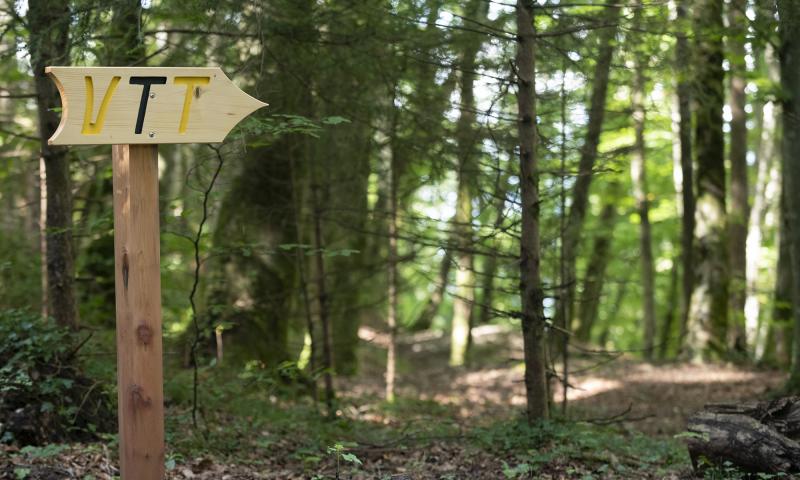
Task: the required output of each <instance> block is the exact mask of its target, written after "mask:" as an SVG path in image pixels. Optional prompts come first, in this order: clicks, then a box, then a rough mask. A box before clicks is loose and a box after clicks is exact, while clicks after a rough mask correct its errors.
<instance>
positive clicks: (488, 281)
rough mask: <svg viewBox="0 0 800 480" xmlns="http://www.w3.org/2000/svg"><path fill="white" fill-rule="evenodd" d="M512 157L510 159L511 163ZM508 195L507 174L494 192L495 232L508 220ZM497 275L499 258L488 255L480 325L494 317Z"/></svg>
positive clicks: (482, 288)
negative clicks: (506, 209)
mask: <svg viewBox="0 0 800 480" xmlns="http://www.w3.org/2000/svg"><path fill="white" fill-rule="evenodd" d="M511 158H512V157H509V161H510V160H511ZM506 195H508V178H507V176H506V175H505V174H502V175H500V176H499V178H498V180H497V187H496V188H495V191H494V196H495V201H496V203H495V205H494V208H495V212H496V216H495V220H494V225H493V226H494V231H499V230H500V228H502V226H503V221H504V220H505V219H506V212H505V208H506ZM495 275H497V256H495V255H487V256H486V258H485V259H484V266H483V282H482V284H481V291H482V292H483V296H482V297H481V309H480V315H479V316H478V321H477V323H478V325H485V324H487V323H489V322H490V321H491V320H492V317H493V316H494V308H493V305H494V280H495Z"/></svg>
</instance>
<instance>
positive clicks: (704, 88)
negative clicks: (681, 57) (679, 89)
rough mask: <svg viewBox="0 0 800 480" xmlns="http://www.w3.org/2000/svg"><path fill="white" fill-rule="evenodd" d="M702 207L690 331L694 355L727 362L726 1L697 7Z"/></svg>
mask: <svg viewBox="0 0 800 480" xmlns="http://www.w3.org/2000/svg"><path fill="white" fill-rule="evenodd" d="M693 13H694V32H695V41H694V49H695V51H694V88H695V95H694V101H695V112H696V125H695V138H696V140H697V141H696V144H695V145H696V152H697V205H696V217H695V218H696V222H695V227H696V231H695V242H696V243H695V248H696V255H695V260H694V264H695V272H696V273H695V274H696V277H695V278H696V284H695V286H694V292H693V293H692V301H691V307H690V312H689V313H690V315H689V325H688V341H687V348H688V351H687V353H688V355H689V357H691V358H693V359H695V360H700V359H702V358H704V357H709V356H711V355H714V356H717V357H719V356H722V355H723V354H724V353H725V351H726V348H725V346H726V333H727V326H728V301H729V299H728V281H729V267H728V263H729V262H728V260H729V259H728V242H727V239H726V233H727V224H726V211H725V157H724V153H725V141H724V137H723V133H722V123H723V122H722V107H723V104H724V97H725V95H724V91H725V89H724V86H723V80H724V78H725V72H724V71H723V70H722V60H723V47H722V33H723V26H722V0H698V1H697V2H695V3H694V8H693Z"/></svg>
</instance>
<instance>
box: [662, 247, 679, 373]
mask: <svg viewBox="0 0 800 480" xmlns="http://www.w3.org/2000/svg"><path fill="white" fill-rule="evenodd" d="M677 296H678V259H677V258H676V259H675V260H674V261H673V262H672V270H671V272H670V276H669V293H667V311H666V313H665V314H664V323H663V324H662V325H661V336H660V338H659V342H658V359H659V360H665V359H666V358H667V353H668V352H669V344H670V341H671V340H672V330H673V328H674V325H675V311H676V310H677V309H676V308H675V306H676V302H675V301H676V300H677Z"/></svg>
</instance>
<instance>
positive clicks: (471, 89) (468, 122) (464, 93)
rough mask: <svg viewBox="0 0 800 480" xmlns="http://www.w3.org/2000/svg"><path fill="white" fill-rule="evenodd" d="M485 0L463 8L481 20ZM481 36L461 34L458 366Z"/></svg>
mask: <svg viewBox="0 0 800 480" xmlns="http://www.w3.org/2000/svg"><path fill="white" fill-rule="evenodd" d="M488 12H489V3H488V2H485V1H484V0H472V1H471V2H470V3H469V4H468V5H467V8H466V16H467V18H469V19H473V20H475V21H476V22H478V23H483V22H485V19H486V16H487V14H488ZM482 40H483V36H481V35H475V34H472V33H470V34H469V36H467V37H466V38H465V40H464V41H465V48H464V50H463V52H462V53H461V62H460V70H461V72H460V74H461V88H460V91H461V102H460V105H461V107H460V112H459V117H458V122H457V124H456V141H457V142H458V196H457V199H456V215H455V224H454V227H453V232H454V233H455V236H456V241H455V244H456V245H457V251H456V254H455V256H456V295H455V297H454V298H453V320H452V330H451V337H450V365H451V366H461V365H463V364H464V362H466V359H467V346H468V345H469V336H470V317H471V316H472V306H473V304H474V303H475V272H474V266H473V256H472V253H471V252H470V249H471V248H472V244H473V240H472V191H473V189H474V186H473V185H474V178H475V177H476V174H477V173H478V169H477V168H476V165H475V150H476V148H480V147H479V145H480V144H479V142H478V135H477V133H478V132H477V129H476V128H475V123H476V118H475V86H474V84H475V73H474V72H475V70H476V59H477V55H478V51H479V50H480V49H481V46H482V45H483V41H482Z"/></svg>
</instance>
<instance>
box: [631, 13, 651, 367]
mask: <svg viewBox="0 0 800 480" xmlns="http://www.w3.org/2000/svg"><path fill="white" fill-rule="evenodd" d="M634 8H635V10H634V14H633V24H634V30H639V29H640V28H641V16H642V9H643V8H644V7H643V6H642V3H641V1H639V0H637V1H636V2H634ZM633 38H634V39H635V42H636V44H637V45H639V47H634V51H635V53H634V59H633V62H634V74H633V76H634V80H633V96H632V107H633V127H634V132H635V141H634V147H633V155H632V156H631V183H632V185H633V198H634V200H635V201H636V212H637V213H638V215H639V254H640V259H641V267H642V310H643V314H644V315H643V325H642V327H643V328H642V332H643V340H644V341H643V344H644V357H645V358H646V359H647V360H651V359H652V358H653V346H654V343H655V335H656V305H655V287H654V285H655V270H654V268H653V246H652V233H651V230H650V213H649V212H650V201H649V200H648V198H647V163H646V161H645V156H646V153H645V151H646V146H645V141H644V128H645V121H646V113H645V108H644V98H645V76H644V69H645V68H646V67H647V65H646V61H645V59H646V58H647V57H646V52H642V51H640V50H641V45H643V43H644V42H642V41H641V40H642V39H641V38H639V37H633Z"/></svg>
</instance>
